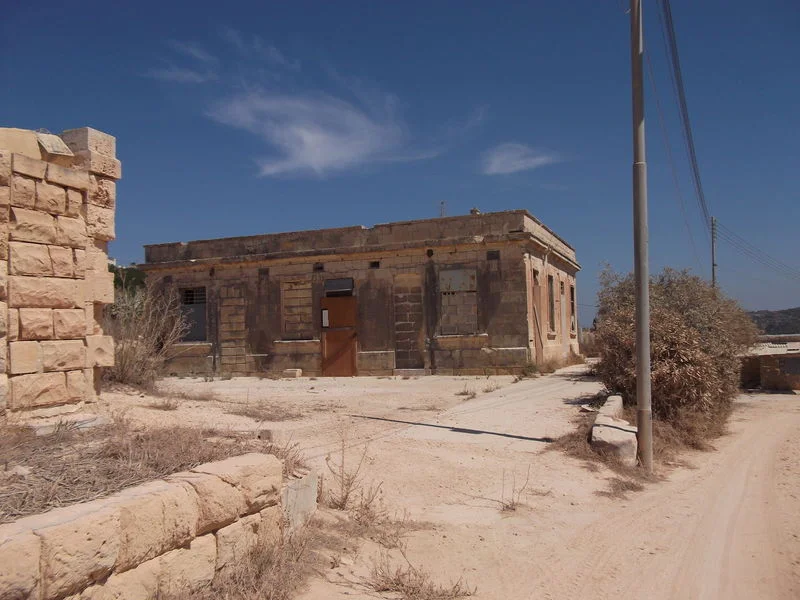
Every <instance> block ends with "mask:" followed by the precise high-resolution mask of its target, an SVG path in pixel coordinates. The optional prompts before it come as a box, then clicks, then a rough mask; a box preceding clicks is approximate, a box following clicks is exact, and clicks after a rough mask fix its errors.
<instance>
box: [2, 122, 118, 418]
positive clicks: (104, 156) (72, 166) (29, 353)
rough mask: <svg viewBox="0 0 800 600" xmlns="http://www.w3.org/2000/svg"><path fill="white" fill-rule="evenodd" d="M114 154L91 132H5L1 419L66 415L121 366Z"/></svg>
mask: <svg viewBox="0 0 800 600" xmlns="http://www.w3.org/2000/svg"><path fill="white" fill-rule="evenodd" d="M115 154H116V141H115V139H114V138H113V137H112V136H110V135H108V134H105V133H102V132H100V131H96V130H94V129H91V128H87V127H84V128H82V129H72V130H68V131H65V132H63V133H62V134H60V135H59V136H56V135H53V134H43V133H39V132H34V131H28V130H21V129H0V412H2V411H4V410H8V411H12V412H26V413H28V414H50V413H53V412H61V411H63V410H64V408H65V407H67V406H69V405H74V404H77V403H80V402H81V401H83V400H86V399H88V398H91V397H92V395H93V394H94V393H95V382H96V381H97V380H98V376H99V369H100V368H101V367H107V366H111V365H113V361H114V347H113V340H112V339H111V337H110V336H106V335H104V334H103V330H102V322H101V315H102V307H103V305H104V304H108V303H111V302H113V301H114V280H113V274H112V273H109V272H108V255H107V245H108V242H109V241H110V240H113V239H114V206H115V202H116V181H117V180H118V179H119V178H120V176H121V170H120V169H121V168H120V162H119V161H118V160H117V159H116V158H115Z"/></svg>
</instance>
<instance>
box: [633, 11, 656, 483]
mask: <svg viewBox="0 0 800 600" xmlns="http://www.w3.org/2000/svg"><path fill="white" fill-rule="evenodd" d="M643 53H644V41H643V39H642V1H641V0H631V89H632V92H633V253H634V268H633V272H634V278H635V280H636V400H637V403H638V406H637V412H636V417H637V421H636V422H637V434H636V438H637V441H638V445H639V462H640V464H641V465H642V467H644V469H645V471H647V472H648V473H650V472H652V470H653V414H652V408H651V404H650V287H649V283H650V268H649V266H648V256H647V245H648V234H647V161H646V159H645V144H644V141H645V140H644V77H643V70H642V54H643Z"/></svg>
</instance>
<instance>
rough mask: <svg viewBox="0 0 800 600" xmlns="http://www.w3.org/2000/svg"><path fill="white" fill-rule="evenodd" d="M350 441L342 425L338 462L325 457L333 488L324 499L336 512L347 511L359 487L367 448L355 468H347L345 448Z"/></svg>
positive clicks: (347, 430) (345, 427) (344, 425)
mask: <svg viewBox="0 0 800 600" xmlns="http://www.w3.org/2000/svg"><path fill="white" fill-rule="evenodd" d="M349 439H350V429H349V426H348V424H346V423H342V425H341V427H340V428H339V461H338V463H337V462H335V461H334V460H333V458H332V457H331V455H330V454H329V455H328V456H326V457H325V465H326V466H327V467H328V471H330V473H331V476H332V477H333V486H332V488H331V489H329V490H328V493H327V495H326V497H325V501H326V504H327V505H328V506H329V507H331V508H335V509H337V510H347V509H348V508H349V507H350V499H351V497H352V496H353V494H354V493H355V492H356V491H357V490H358V489H359V488H360V487H361V468H362V467H363V466H364V461H365V460H366V457H367V446H366V445H365V446H364V450H363V451H362V452H361V456H360V457H359V458H358V460H357V461H355V466H354V467H352V468H350V467H348V459H347V446H348V441H349Z"/></svg>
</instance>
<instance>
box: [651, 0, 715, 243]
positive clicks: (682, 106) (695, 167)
mask: <svg viewBox="0 0 800 600" xmlns="http://www.w3.org/2000/svg"><path fill="white" fill-rule="evenodd" d="M659 5H660V6H661V12H659V20H660V21H661V26H662V30H663V31H664V32H665V34H666V39H667V51H668V58H669V62H670V65H671V67H672V74H673V77H674V84H675V91H676V93H677V97H678V114H679V115H680V120H681V125H682V129H683V138H684V142H685V144H686V151H687V153H688V155H689V166H690V167H691V171H692V182H693V183H694V188H695V194H696V195H697V201H698V204H699V206H700V211H701V212H702V213H703V221H704V224H705V227H706V229H709V228H710V227H711V210H710V209H709V206H708V202H707V201H706V195H705V191H704V190H703V181H702V179H701V178H700V165H699V164H698V161H697V151H696V149H695V145H694V136H693V135H692V125H691V121H690V120H689V107H688V104H687V102H686V90H685V89H684V85H683V74H682V71H681V60H680V56H679V54H678V42H677V36H676V35H675V23H674V21H673V19H672V8H671V7H670V2H669V0H661V1H660V2H659ZM662 15H663V20H662V19H661V17H662Z"/></svg>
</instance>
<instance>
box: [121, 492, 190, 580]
mask: <svg viewBox="0 0 800 600" xmlns="http://www.w3.org/2000/svg"><path fill="white" fill-rule="evenodd" d="M114 500H115V502H116V504H117V506H118V508H119V519H120V521H119V522H120V537H121V540H122V546H121V549H120V553H119V558H118V559H117V566H116V570H117V571H126V570H128V569H131V568H133V567H135V566H136V565H138V564H140V563H142V562H144V561H146V560H149V559H151V558H155V557H156V556H158V555H160V554H163V553H164V552H166V551H167V550H171V549H173V548H179V547H181V546H183V545H185V544H186V543H188V542H189V541H191V540H192V539H193V538H194V537H195V534H196V526H197V515H198V499H197V494H196V493H195V491H194V489H193V488H192V487H191V486H190V485H188V484H186V483H183V482H178V481H175V482H165V481H152V482H150V483H146V484H143V485H138V486H136V487H134V488H131V489H128V490H124V491H122V492H120V493H119V494H117V495H116V496H115V497H114Z"/></svg>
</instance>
